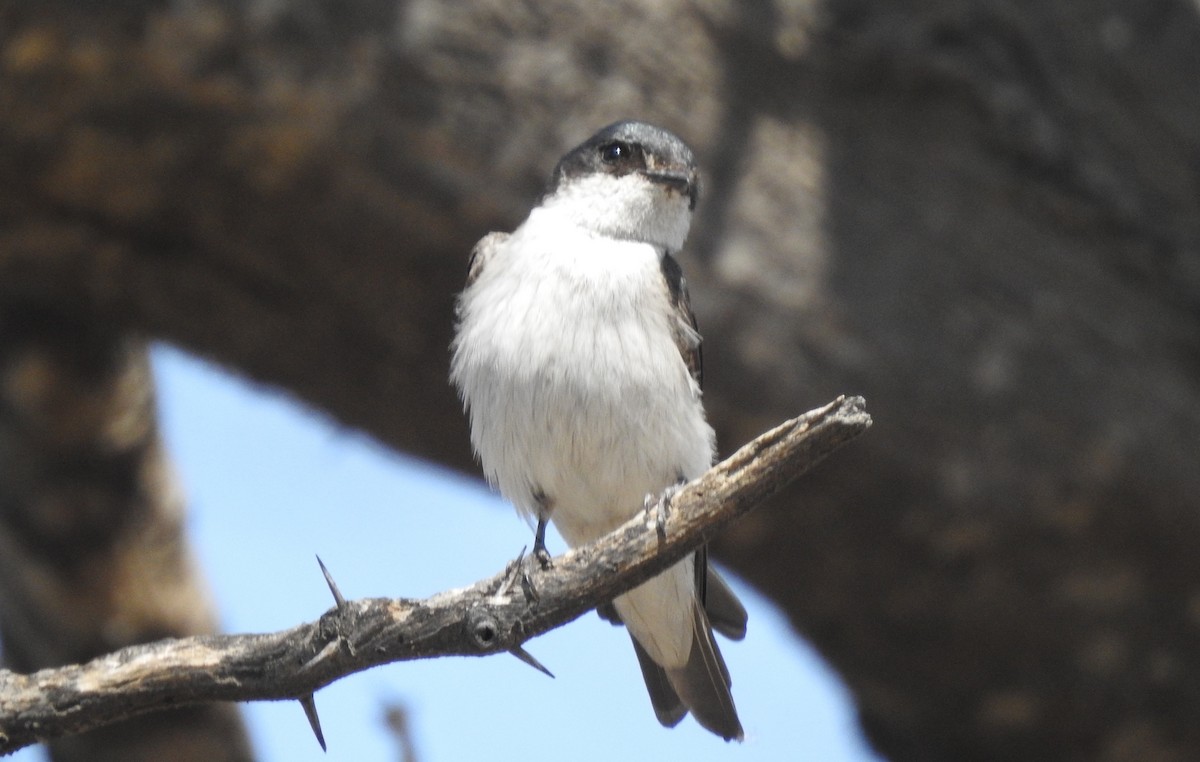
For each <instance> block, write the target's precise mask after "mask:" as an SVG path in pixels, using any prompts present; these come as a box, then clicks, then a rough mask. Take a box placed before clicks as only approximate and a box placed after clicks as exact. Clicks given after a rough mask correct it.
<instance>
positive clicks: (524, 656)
mask: <svg viewBox="0 0 1200 762" xmlns="http://www.w3.org/2000/svg"><path fill="white" fill-rule="evenodd" d="M508 652H509V653H510V654H512V655H513V656H515V657H517V658H518V659H520V660H521V661H523V662H525V663H526V664H528V665H529V666H531V667H533V668H534V669H536V670H537V671H538V672H541V673H542V674H543V675H545V676H547V677H549V678H551V679H553V678H554V673H553V672H551V671H550V670H548V669H546V667H545V666H544V665H543V664H542V663H541V662H540V661H538V660H537V659H535V658H534V656H533V654H531V653H529V652H528V651H526V650H525V649H524V648H522V647H521V646H516V647H514V648H510V649H509V651H508Z"/></svg>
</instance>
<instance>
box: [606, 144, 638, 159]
mask: <svg viewBox="0 0 1200 762" xmlns="http://www.w3.org/2000/svg"><path fill="white" fill-rule="evenodd" d="M632 153H633V152H632V151H631V150H629V146H627V145H625V144H624V143H619V142H617V143H606V144H605V145H602V146H600V160H601V161H603V162H604V163H605V164H616V163H617V162H619V161H621V160H622V159H628V158H629V157H630V155H631V154H632Z"/></svg>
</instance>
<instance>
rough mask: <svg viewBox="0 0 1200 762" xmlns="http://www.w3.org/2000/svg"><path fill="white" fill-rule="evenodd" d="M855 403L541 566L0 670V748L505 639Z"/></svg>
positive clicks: (764, 478) (757, 480)
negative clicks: (418, 593) (241, 630)
mask: <svg viewBox="0 0 1200 762" xmlns="http://www.w3.org/2000/svg"><path fill="white" fill-rule="evenodd" d="M863 404H864V403H863V400H862V399H861V398H852V399H838V400H835V401H834V402H832V403H830V404H828V405H826V406H824V407H822V408H819V409H817V410H814V411H811V412H809V413H806V414H805V415H803V416H800V417H799V418H795V419H792V420H790V421H787V422H786V423H784V424H782V425H780V426H778V427H776V428H774V429H772V430H771V431H768V432H766V433H764V434H763V435H762V436H760V437H758V438H757V439H755V440H754V441H753V442H750V443H749V444H747V445H746V446H745V447H743V448H742V449H740V450H738V451H737V452H736V453H734V454H733V455H732V456H731V457H730V458H728V459H727V460H725V461H723V462H721V463H719V464H717V465H716V466H714V467H713V468H712V469H710V470H709V471H708V472H707V473H705V474H704V475H703V476H701V477H700V478H698V479H696V480H694V481H692V482H690V483H689V484H687V485H685V486H684V487H683V488H682V489H681V490H680V491H679V492H678V493H676V494H675V495H674V496H673V497H672V498H671V501H670V507H669V510H665V511H657V510H650V511H647V512H646V513H644V514H640V515H638V516H636V517H634V518H632V519H630V520H629V521H628V522H626V523H625V524H624V525H622V526H621V527H619V528H617V529H616V530H614V531H613V532H612V533H611V534H609V535H607V536H605V537H603V538H601V539H600V540H598V541H596V542H594V543H591V544H589V545H587V546H584V547H581V548H577V549H575V550H572V551H569V552H567V553H565V554H563V555H561V556H558V557H556V558H554V559H553V561H552V565H551V567H550V568H548V569H543V568H542V567H541V565H540V564H539V563H538V562H537V561H535V560H529V561H528V562H517V563H514V564H512V565H510V568H509V569H506V570H505V571H503V572H501V573H499V574H497V575H496V576H494V577H492V578H490V579H486V580H483V581H480V582H477V583H476V584H474V585H472V586H470V587H468V588H463V589H459V590H452V591H448V592H444V593H440V594H438V595H435V596H433V597H432V598H428V599H426V600H421V601H415V600H406V599H387V598H373V599H363V600H356V601H345V600H341V601H339V605H337V606H335V607H334V608H333V609H331V610H330V611H329V612H327V613H326V614H325V615H324V616H323V617H321V619H320V620H318V621H316V622H310V623H308V624H303V625H300V626H298V627H294V628H292V629H290V630H286V631H283V632H277V633H272V634H267V635H209V636H199V637H192V638H186V639H180V640H163V641H158V642H156V643H150V644H146V645H137V646H131V647H129V648H125V649H123V650H121V651H118V652H116V653H113V654H109V655H107V656H102V657H100V658H98V659H95V660H93V661H90V662H88V663H86V664H81V665H72V666H66V667H56V668H50V669H44V670H41V671H39V672H36V673H34V674H31V675H21V674H16V673H14V672H9V671H7V670H0V754H3V753H5V752H9V751H13V750H15V749H18V748H20V747H22V746H27V745H29V744H30V743H33V742H35V741H38V740H44V739H49V738H56V737H58V736H61V735H64V734H67V733H78V732H81V731H84V730H89V729H91V728H94V727H98V726H102V725H106V724H109V723H112V722H115V721H117V720H123V719H128V718H130V717H136V716H138V715H141V714H144V713H146V712H150V711H154V710H156V709H162V708H163V707H179V706H187V705H191V704H196V703H200V702H211V701H251V700H256V699H285V698H293V699H300V698H304V697H306V696H309V695H311V694H312V693H313V691H315V690H317V689H319V688H321V687H323V686H325V685H328V684H329V683H331V682H333V681H334V680H336V679H338V678H341V677H344V676H346V675H349V674H352V673H354V672H359V671H361V670H364V669H367V668H369V667H373V666H376V665H379V664H387V663H391V662H396V661H405V660H409V659H423V658H429V657H433V656H450V655H458V656H481V655H487V654H496V653H505V652H507V651H510V650H512V649H514V648H517V647H519V646H521V644H522V643H524V642H525V641H526V640H527V639H529V638H532V637H535V636H537V635H540V634H542V633H544V632H546V631H547V630H550V629H552V628H554V627H558V626H560V625H562V624H564V623H566V622H569V621H571V620H573V619H575V618H576V617H578V616H580V615H581V614H584V613H586V612H587V611H590V610H591V609H593V608H595V607H597V606H599V605H603V604H605V603H608V602H610V601H611V600H612V599H613V598H614V597H616V596H617V595H619V594H621V593H623V592H626V591H628V590H630V589H631V588H633V587H635V586H636V585H637V584H638V583H640V582H643V581H645V580H646V579H648V578H649V577H651V576H653V575H654V574H656V573H658V572H661V571H663V570H664V569H666V568H667V567H668V566H670V565H672V564H674V563H677V562H678V561H679V560H680V559H682V558H683V557H684V556H686V555H687V554H688V553H689V552H692V551H694V550H695V549H696V548H697V547H699V546H700V545H701V544H702V543H704V542H705V541H706V540H707V539H709V538H711V537H712V536H713V534H715V533H716V532H717V531H718V530H719V529H721V528H722V527H724V526H727V525H728V524H729V523H730V522H731V521H733V520H734V519H736V518H738V517H740V516H742V515H743V514H745V513H748V512H749V511H750V510H752V509H753V508H754V507H755V506H757V505H760V504H761V503H762V501H763V500H764V499H765V498H767V497H769V496H770V495H773V494H776V493H777V492H779V491H780V490H781V489H782V488H783V487H784V486H785V485H787V484H789V483H790V482H791V481H792V480H793V479H795V478H796V477H797V476H799V475H800V474H802V473H804V472H806V471H808V470H809V469H810V468H812V467H813V466H815V465H816V464H817V463H819V462H820V461H821V460H823V459H824V458H825V457H826V456H827V455H829V454H830V453H832V452H833V451H834V450H836V449H837V448H838V447H840V446H841V445H843V444H845V443H846V442H848V441H850V440H851V439H853V438H855V437H857V436H858V435H859V434H861V433H862V432H864V431H865V430H866V429H867V427H868V426H870V425H871V419H870V417H869V416H868V415H867V414H866V411H865V410H864V407H863ZM659 516H664V517H665V519H664V521H663V524H662V526H661V527H660V526H659V524H658V520H657V517H659ZM660 529H661V530H662V531H661V532H660ZM331 587H332V586H331ZM528 590H532V591H534V593H533V595H532V596H531V595H530V593H529V592H528ZM335 597H338V598H340V596H335Z"/></svg>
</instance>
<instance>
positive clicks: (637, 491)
mask: <svg viewBox="0 0 1200 762" xmlns="http://www.w3.org/2000/svg"><path fill="white" fill-rule="evenodd" d="M672 320H673V315H672V310H671V305H670V302H669V299H668V294H667V289H666V284H665V281H664V279H663V277H662V274H661V265H660V258H659V253H658V251H657V250H656V249H655V248H654V247H653V246H651V245H649V244H645V243H639V242H634V241H615V240H612V239H610V238H603V237H599V236H597V235H595V234H594V233H590V232H588V231H585V230H583V229H581V228H580V227H578V226H576V225H574V224H570V223H569V222H564V221H562V218H561V217H560V216H557V215H552V214H545V213H540V212H539V210H535V211H534V212H533V214H531V215H530V218H529V220H528V221H527V222H526V223H525V224H524V225H523V226H522V227H521V228H519V229H518V230H517V231H516V232H515V233H513V235H512V236H511V237H510V238H509V239H508V240H507V241H506V242H505V243H504V244H502V245H501V247H500V248H499V249H498V250H497V251H496V252H494V254H493V256H492V257H491V259H489V261H488V263H487V265H486V267H485V268H484V269H483V271H482V272H481V274H480V275H479V277H478V278H477V280H476V281H475V282H474V283H473V284H472V285H471V286H470V287H469V288H468V289H467V290H466V291H465V292H464V293H463V296H462V301H461V303H460V325H459V333H458V336H457V338H456V340H455V344H454V358H453V364H452V370H451V378H452V379H453V381H454V383H455V384H456V385H457V386H458V387H459V389H460V391H461V393H462V395H463V398H464V401H465V404H466V406H467V408H468V410H469V414H470V419H471V440H472V443H473V445H474V446H475V450H476V452H477V453H478V454H479V458H480V460H481V461H482V464H483V467H484V471H485V473H486V474H487V477H488V479H489V481H491V482H492V483H493V484H495V485H496V486H497V487H498V488H499V489H500V491H501V493H502V494H503V495H504V496H505V497H506V498H508V499H509V500H510V501H511V502H512V503H513V504H514V505H516V506H517V508H518V509H520V510H521V511H522V512H524V513H526V514H528V515H532V514H534V513H536V511H537V504H536V502H535V500H534V495H535V493H536V492H537V491H539V490H540V491H541V492H542V493H544V494H545V495H546V496H548V497H549V498H550V500H552V501H553V513H552V519H553V521H554V523H555V525H556V526H557V527H558V528H559V531H560V532H561V533H562V535H563V536H564V537H565V538H566V540H567V541H568V542H569V543H571V544H572V545H577V544H580V543H583V542H587V541H589V540H591V539H594V538H596V537H598V536H600V535H601V534H604V533H605V532H608V531H610V530H611V529H612V528H614V527H615V526H616V525H618V524H619V523H621V522H622V521H624V520H626V519H628V518H629V517H630V516H632V515H633V514H634V513H635V512H636V511H638V510H640V509H641V506H642V498H643V496H644V495H646V494H648V493H657V492H659V491H660V490H662V489H663V488H665V487H667V486H668V485H670V484H673V483H674V482H676V481H677V479H678V478H679V477H680V476H682V477H684V478H692V477H694V476H696V475H698V474H700V473H702V472H703V471H704V470H706V469H707V468H708V466H709V465H710V463H711V460H712V454H713V440H714V436H713V432H712V429H711V428H710V427H709V425H708V424H707V422H706V421H705V419H704V412H703V408H702V406H701V403H700V399H699V389H698V387H697V386H696V383H695V381H694V380H693V379H692V377H691V375H690V374H689V372H688V370H687V367H686V365H685V364H684V362H683V359H682V358H681V356H680V354H679V351H678V349H677V348H676V346H675V344H674V341H673V338H672V334H671V321H672Z"/></svg>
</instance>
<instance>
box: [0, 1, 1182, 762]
mask: <svg viewBox="0 0 1200 762" xmlns="http://www.w3.org/2000/svg"><path fill="white" fill-rule="evenodd" d="M0 67H2V68H0V220H2V221H3V223H2V225H0V305H3V307H4V309H5V310H6V311H7V312H6V314H9V313H11V314H27V313H28V314H42V313H46V312H48V313H51V314H55V315H62V316H63V319H64V320H65V321H67V322H66V323H65V324H66V325H74V324H84V325H88V326H102V327H103V330H105V331H108V332H111V333H112V335H114V336H121V335H126V334H128V335H147V336H153V337H158V338H162V339H166V340H168V341H171V342H174V343H177V344H179V345H181V346H183V347H186V348H188V349H190V350H192V351H195V352H197V353H199V354H202V355H205V356H207V357H210V358H213V359H215V360H217V361H218V362H221V363H223V364H225V365H227V366H229V367H231V368H233V369H235V370H237V371H239V372H241V373H244V374H246V375H248V376H250V377H253V378H256V379H259V380H262V381H265V382H268V383H271V384H274V385H277V386H279V387H281V388H283V389H286V390H288V391H289V392H290V393H292V394H294V395H296V396H297V397H299V398H300V399H303V400H305V401H306V402H308V403H309V404H312V405H314V406H317V407H320V408H322V409H324V410H326V411H328V412H329V413H331V414H333V415H335V416H336V417H338V418H339V419H340V420H341V421H343V422H345V423H346V424H347V425H351V426H355V427H359V428H362V429H364V430H366V431H368V432H370V433H372V434H373V435H375V436H377V437H378V438H379V439H381V440H382V441H384V442H386V443H388V444H390V445H392V446H394V447H396V448H398V449H402V450H406V451H408V452H412V453H415V454H418V455H423V456H426V457H429V458H433V459H436V460H439V461H441V462H444V463H448V464H450V465H453V466H456V467H459V468H463V469H470V468H472V466H471V461H470V453H469V450H468V445H467V441H468V440H467V436H466V429H465V423H464V421H463V419H462V416H461V413H460V410H459V407H458V405H457V403H456V401H455V399H454V397H453V396H452V394H451V392H450V389H449V387H448V386H447V384H446V381H445V376H446V366H447V344H448V342H449V338H450V331H451V315H452V299H453V295H454V293H455V291H457V289H458V288H459V287H460V284H461V281H462V277H463V275H464V270H465V262H466V256H467V253H468V252H469V250H470V247H471V245H472V243H473V242H474V241H475V240H476V239H477V238H478V237H479V236H480V235H481V234H483V233H484V232H486V231H488V230H490V229H506V228H511V227H512V226H513V225H514V224H516V223H517V222H519V220H520V218H521V216H522V215H523V214H524V212H525V211H526V210H527V209H528V207H529V205H530V204H531V203H532V202H533V201H534V200H535V198H536V196H537V193H538V191H539V188H540V185H541V183H542V181H543V180H544V178H545V176H546V175H547V173H548V172H549V170H550V168H551V167H552V166H553V163H554V161H555V160H556V159H557V157H558V156H559V155H560V154H561V152H562V151H563V150H564V149H565V148H567V147H568V146H570V145H572V144H574V143H575V142H577V141H579V140H580V139H582V138H583V137H586V136H587V135H588V134H590V133H591V131H592V130H594V129H595V128H596V127H597V126H599V125H601V124H604V123H606V122H609V121H612V120H614V119H617V118H622V117H629V116H636V117H640V118H645V119H649V120H652V121H657V122H660V123H663V124H664V125H666V126H669V127H671V128H673V129H675V130H676V131H678V132H679V133H680V134H682V135H683V136H684V137H685V138H686V139H688V140H689V141H690V142H691V143H692V144H693V146H694V147H695V148H696V149H697V152H698V154H699V155H700V158H701V162H702V166H703V167H704V169H705V170H706V180H707V185H706V189H705V194H704V198H703V199H702V201H701V206H700V209H699V212H698V214H699V216H698V220H697V224H696V225H695V227H694V230H693V236H692V240H691V244H690V246H689V248H688V251H686V252H685V253H684V256H683V257H682V263H683V265H684V268H685V270H686V272H687V274H688V277H689V281H690V283H691V284H692V292H693V302H694V304H695V306H696V309H697V312H698V317H699V320H700V325H701V329H702V330H703V332H704V334H705V339H706V342H707V343H706V352H705V354H706V357H707V359H708V366H707V367H706V369H705V371H706V375H705V377H706V384H707V389H706V401H707V404H708V407H709V409H710V411H711V414H712V417H713V419H714V423H715V424H716V426H717V428H718V433H719V436H720V438H721V441H722V443H723V447H722V449H723V451H726V452H727V451H729V450H731V449H732V448H734V447H735V446H737V445H738V444H740V443H741V442H743V441H745V440H746V439H748V438H750V437H751V436H752V435H753V434H755V433H757V432H758V431H760V430H762V429H764V428H766V427H767V426H768V425H770V424H773V423H775V422H777V421H779V420H781V419H783V418H785V417H787V416H790V415H793V414H795V413H797V412H800V411H802V410H804V409H806V408H808V407H811V406H813V405H815V404H817V403H820V402H823V401H825V400H827V399H829V398H830V397H832V396H833V395H834V394H837V393H841V392H848V393H861V394H864V395H865V396H866V397H867V399H868V402H869V404H870V410H871V412H872V415H873V416H874V418H875V421H876V426H875V427H874V428H873V429H872V431H871V433H870V435H869V436H868V437H866V438H864V440H863V442H861V443H860V444H859V445H857V446H856V447H855V448H853V451H852V452H849V453H845V454H842V455H840V456H839V457H838V458H836V459H835V461H834V462H831V463H830V464H829V465H828V466H827V467H825V468H824V469H823V470H822V472H821V473H819V474H817V475H816V476H815V478H810V479H807V480H804V481H803V482H802V483H800V484H798V485H796V487H795V488H794V489H793V490H792V492H791V493H790V494H789V495H788V496H787V498H786V499H783V500H779V501H777V503H776V505H774V506H772V507H771V509H769V510H765V511H761V512H758V513H756V514H755V515H753V516H751V517H750V518H748V519H747V520H746V521H744V522H742V523H741V524H739V525H738V526H737V528H736V529H735V530H734V531H732V532H730V533H729V534H728V535H727V536H726V537H724V538H722V540H721V542H720V543H719V544H718V552H719V555H720V557H721V559H722V560H723V561H725V562H726V563H728V564H729V565H730V566H732V567H733V568H734V569H736V570H737V571H738V572H739V573H741V574H743V575H745V576H746V577H747V578H748V579H750V580H751V581H752V582H754V583H755V584H756V585H757V586H758V587H759V588H761V589H762V590H763V591H765V592H766V593H767V594H768V595H770V596H771V597H773V598H774V599H775V600H776V601H777V602H778V603H779V604H780V605H781V606H782V607H784V609H785V610H786V611H787V613H788V615H789V616H790V618H791V621H792V622H793V624H794V625H795V626H796V628H797V629H798V630H799V631H800V632H802V633H803V634H804V635H805V636H806V637H808V638H809V639H810V640H812V641H813V642H814V643H815V644H816V646H817V647H818V648H819V649H820V650H821V652H822V653H823V654H824V655H825V657H826V658H827V659H828V660H829V661H830V662H831V663H832V664H833V665H834V666H835V667H836V668H837V669H838V671H839V672H840V673H841V675H842V676H843V678H844V679H845V680H846V681H847V683H848V684H849V686H850V688H851V690H852V691H853V693H854V696H855V698H856V701H857V703H858V707H859V711H860V713H861V717H862V721H863V724H864V727H865V729H866V731H867V733H868V735H869V737H870V739H871V741H872V742H873V743H874V744H875V746H876V748H878V749H879V751H880V752H881V753H883V754H884V755H886V756H888V757H890V758H892V759H895V760H910V759H912V760H916V759H921V760H925V759H945V760H960V759H1014V758H1020V759H1027V760H1037V759H1046V760H1059V759H1066V758H1069V759H1104V760H1123V759H1131V760H1132V759H1156V760H1169V759H1180V760H1183V759H1194V758H1200V729H1198V727H1197V725H1196V723H1195V722H1194V718H1195V716H1197V714H1198V713H1200V554H1198V553H1197V552H1196V550H1195V548H1196V547H1197V545H1198V544H1200V510H1197V509H1198V508H1200V500H1198V499H1197V497H1196V495H1197V494H1200V468H1197V467H1196V458H1197V453H1198V452H1200V373H1198V372H1197V371H1198V370H1200V362H1198V360H1197V358H1200V264H1198V263H1200V260H1198V259H1197V247H1198V245H1200V208H1198V207H1200V183H1198V177H1200V174H1198V173H1200V88H1197V87H1196V72H1197V71H1200V16H1198V9H1197V6H1196V5H1195V4H1194V3H1190V2H1187V0H1047V1H1046V2H1043V3H1017V2H1015V1H1014V0H940V1H939V0H925V2H915V1H914V0H908V1H907V2H903V1H902V2H885V1H884V0H826V1H825V2H818V1H817V0H811V1H809V2H805V1H804V0H795V1H794V2H785V1H784V0H778V1H777V2H767V1H765V0H763V1H760V2H737V1H735V0H710V1H709V2H704V3H699V2H698V3H694V4H693V3H684V2H682V1H680V0H663V1H662V2H650V0H644V2H634V1H633V0H627V1H626V2H615V3H608V4H598V3H595V4H594V3H587V2H584V1H583V0H552V1H548V2H540V3H534V2H528V3H518V2H510V1H509V0H472V1H471V2H462V3H455V4H444V3H438V2H435V1H434V0H407V2H394V3H393V2H386V1H385V0H341V1H340V2H332V0H280V1H279V2H267V1H266V0H263V1H262V2H257V3H247V4H238V3H222V2H217V1H216V0H191V1H190V2H180V3H170V4H167V3H153V2H149V0H146V1H144V2H142V1H139V0H123V2H120V3H107V4H101V3H77V2H67V1H66V0H43V2H41V3H37V4H32V3H23V2H18V1H14V0H7V1H4V0H0ZM5 340H6V341H7V339H5ZM0 456H3V457H5V458H12V457H13V452H12V451H7V450H6V451H0ZM6 467H7V468H11V466H6ZM6 499H7V500H12V499H14V498H11V497H6ZM4 510H5V511H17V512H24V511H27V510H33V509H32V508H29V507H28V506H15V507H14V506H11V505H6V506H5V508H4ZM131 510H132V506H131ZM5 568H6V567H5ZM6 571H7V568H6ZM67 594H70V593H67ZM4 601H5V608H4V611H3V615H4V617H5V620H6V621H7V620H8V618H9V616H10V614H9V603H8V600H7V598H5V599H4ZM4 635H5V637H6V641H5V642H6V644H7V647H8V649H9V652H8V658H9V659H10V660H17V661H19V659H18V658H17V655H19V654H20V653H21V649H22V648H23V647H24V646H23V645H22V639H21V638H22V636H21V635H20V633H16V632H13V631H11V626H9V629H6V630H5V631H4ZM33 637H45V635H33ZM63 658H81V655H80V654H75V653H64V654H63Z"/></svg>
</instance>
